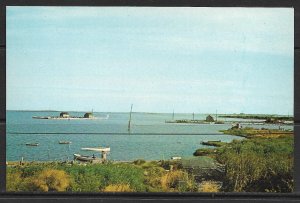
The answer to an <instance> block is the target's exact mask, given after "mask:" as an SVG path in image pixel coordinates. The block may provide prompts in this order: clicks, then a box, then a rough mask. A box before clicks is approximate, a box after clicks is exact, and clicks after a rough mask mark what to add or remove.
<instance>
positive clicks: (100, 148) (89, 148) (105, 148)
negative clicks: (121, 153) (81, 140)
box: [81, 147, 110, 152]
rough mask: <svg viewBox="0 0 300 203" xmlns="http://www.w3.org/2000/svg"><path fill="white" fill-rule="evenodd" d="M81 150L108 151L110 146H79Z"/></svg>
mask: <svg viewBox="0 0 300 203" xmlns="http://www.w3.org/2000/svg"><path fill="white" fill-rule="evenodd" d="M81 150H85V151H95V152H110V147H99V148H91V147H87V148H81Z"/></svg>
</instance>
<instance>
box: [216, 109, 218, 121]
mask: <svg viewBox="0 0 300 203" xmlns="http://www.w3.org/2000/svg"><path fill="white" fill-rule="evenodd" d="M216 121H218V110H216Z"/></svg>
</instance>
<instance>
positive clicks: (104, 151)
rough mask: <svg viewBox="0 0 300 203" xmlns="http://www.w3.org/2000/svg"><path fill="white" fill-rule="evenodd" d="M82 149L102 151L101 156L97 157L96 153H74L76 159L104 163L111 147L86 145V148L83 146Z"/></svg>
mask: <svg viewBox="0 0 300 203" xmlns="http://www.w3.org/2000/svg"><path fill="white" fill-rule="evenodd" d="M81 150H85V151H93V152H100V153H101V158H97V157H95V155H94V154H93V156H85V155H80V154H74V160H78V161H84V162H91V163H103V162H105V161H106V156H107V153H108V152H110V147H99V148H92V147H86V148H81Z"/></svg>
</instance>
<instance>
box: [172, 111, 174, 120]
mask: <svg viewBox="0 0 300 203" xmlns="http://www.w3.org/2000/svg"><path fill="white" fill-rule="evenodd" d="M172 120H174V109H173V115H172Z"/></svg>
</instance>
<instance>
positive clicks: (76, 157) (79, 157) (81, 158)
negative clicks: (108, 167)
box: [73, 154, 96, 162]
mask: <svg viewBox="0 0 300 203" xmlns="http://www.w3.org/2000/svg"><path fill="white" fill-rule="evenodd" d="M73 155H74V160H79V161H88V162H92V161H93V160H96V157H95V156H94V155H93V156H85V155H80V154H73Z"/></svg>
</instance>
